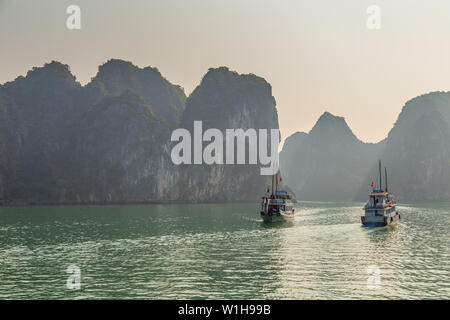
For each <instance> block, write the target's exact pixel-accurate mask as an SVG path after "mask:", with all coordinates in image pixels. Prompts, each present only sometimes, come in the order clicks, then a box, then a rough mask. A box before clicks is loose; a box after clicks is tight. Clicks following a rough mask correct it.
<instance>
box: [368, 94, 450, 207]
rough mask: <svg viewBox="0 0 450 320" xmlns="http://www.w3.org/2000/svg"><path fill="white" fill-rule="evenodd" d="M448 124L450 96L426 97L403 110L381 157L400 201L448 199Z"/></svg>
mask: <svg viewBox="0 0 450 320" xmlns="http://www.w3.org/2000/svg"><path fill="white" fill-rule="evenodd" d="M449 123H450V93H444V92H433V93H429V94H425V95H422V96H419V97H417V98H414V99H412V100H410V101H408V102H407V103H406V104H405V106H404V107H403V110H402V112H401V113H400V115H399V117H398V120H397V122H396V123H395V125H394V127H393V128H392V130H391V131H390V132H389V136H388V138H387V145H386V149H385V150H384V152H383V154H382V156H381V158H382V159H383V161H384V165H385V166H386V167H387V168H388V170H389V184H390V187H391V190H392V191H393V192H395V194H396V196H397V198H398V199H399V200H404V201H449V200H450V125H449ZM372 171H373V170H372Z"/></svg>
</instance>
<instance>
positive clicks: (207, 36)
mask: <svg viewBox="0 0 450 320" xmlns="http://www.w3.org/2000/svg"><path fill="white" fill-rule="evenodd" d="M71 4H76V5H79V6H80V8H81V30H68V29H67V28H66V19H67V17H68V14H66V8H67V7H68V6H69V5H71ZM373 4H375V5H378V6H379V7H380V8H381V29H380V30H369V29H368V28H367V26H366V20H367V18H368V14H367V13H366V10H367V7H368V6H369V5H373ZM110 58H120V59H125V60H129V61H131V62H133V63H134V64H136V65H138V66H140V67H145V66H153V67H157V68H158V69H159V70H160V71H161V73H162V74H163V75H164V76H165V77H166V78H167V79H168V80H169V81H171V82H172V83H175V84H178V85H181V86H182V87H184V88H185V91H186V93H187V94H189V93H190V92H191V91H192V90H193V89H194V88H195V86H197V85H198V84H199V82H200V80H201V78H202V76H203V75H204V74H205V73H206V71H207V70H208V68H210V67H218V66H228V67H229V68H230V69H231V70H235V71H237V72H239V73H254V74H256V75H259V76H261V77H264V78H265V79H266V80H267V81H268V82H269V83H270V84H271V85H272V88H273V95H274V96H275V99H276V101H277V108H278V114H279V121H280V128H281V133H282V136H283V138H286V137H287V136H289V135H290V134H292V133H294V132H296V131H305V132H308V131H309V130H310V129H311V128H312V126H313V125H314V124H315V122H316V121H317V119H318V117H319V116H320V115H321V114H322V113H323V112H324V111H329V112H331V113H333V114H335V115H339V116H343V117H345V119H346V120H347V122H348V124H349V126H350V128H352V130H353V132H354V133H355V134H356V135H357V136H358V137H359V138H360V139H361V140H363V141H366V142H376V141H379V140H381V139H383V138H385V137H386V136H387V133H388V132H389V130H390V129H391V128H392V125H393V123H394V122H395V120H396V119H397V116H398V114H399V112H400V110H401V108H402V107H403V105H404V104H405V102H406V101H407V100H409V99H411V98H413V97H415V96H417V95H420V94H423V93H427V92H430V91H448V90H450V63H449V59H450V1H448V0H433V1H424V0H395V1H393V0H377V1H375V0H370V1H367V0H341V1H339V0H308V1H303V0H277V1H275V0H253V1H250V0H220V1H218V0H142V1H141V0H130V1H114V0H83V1H81V0H78V1H76V0H69V1H66V0H41V1H29V0H0V83H4V82H7V81H11V80H13V79H15V78H16V77H17V76H19V75H24V74H25V73H26V71H27V70H29V69H30V68H31V67H33V66H42V65H43V64H44V63H46V62H49V61H51V60H58V61H61V62H63V63H65V64H68V65H69V66H70V68H71V70H72V72H73V74H74V75H75V76H76V77H77V79H78V80H79V81H80V82H81V83H82V84H85V83H87V82H88V81H89V80H90V78H92V77H93V76H95V74H96V72H97V68H98V66H99V65H100V64H102V63H104V62H106V61H107V60H109V59H110Z"/></svg>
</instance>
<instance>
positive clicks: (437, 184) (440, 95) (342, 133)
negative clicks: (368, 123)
mask: <svg viewBox="0 0 450 320" xmlns="http://www.w3.org/2000/svg"><path fill="white" fill-rule="evenodd" d="M379 121H383V114H381V113H380V115H379ZM449 124H450V93H449V92H432V93H429V94H425V95H422V96H419V97H416V98H414V99H412V100H410V101H408V102H407V103H406V104H405V106H404V107H403V110H402V111H401V113H400V115H399V117H398V120H397V122H396V123H395V124H394V127H393V128H392V129H391V131H390V132H389V135H388V137H387V138H386V139H384V140H383V141H381V142H379V143H364V142H362V141H360V140H359V139H358V138H357V137H356V136H355V135H354V134H353V132H352V131H351V130H350V128H349V127H348V125H347V123H346V122H345V120H344V118H342V117H336V116H334V115H332V114H330V113H328V112H326V113H324V114H323V115H322V116H321V117H320V118H319V120H318V121H317V123H316V125H315V126H314V127H313V129H312V130H311V131H310V132H309V133H304V132H298V133H296V134H293V135H291V136H290V137H288V138H287V139H286V141H285V143H284V146H283V150H282V152H281V154H280V164H281V168H282V170H283V173H284V176H285V181H286V183H287V184H288V185H289V186H290V187H291V188H292V189H293V190H294V192H295V193H296V195H297V199H301V200H319V201H351V200H359V201H361V200H365V199H366V198H367V191H369V188H370V184H371V182H372V180H374V179H376V177H377V175H376V172H377V163H378V159H381V160H383V165H384V166H386V167H387V168H388V171H389V185H390V190H391V191H392V192H393V193H394V194H395V195H396V197H397V199H398V200H400V201H406V202H408V201H410V202H419V201H450V125H449ZM373 130H376V127H374V128H373Z"/></svg>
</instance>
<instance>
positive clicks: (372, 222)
mask: <svg viewBox="0 0 450 320" xmlns="http://www.w3.org/2000/svg"><path fill="white" fill-rule="evenodd" d="M379 171H380V186H379V188H378V189H374V188H373V182H372V188H373V189H372V192H370V193H369V201H367V203H366V205H365V206H364V208H363V210H364V216H362V217H361V223H362V224H363V225H364V226H366V227H384V226H388V225H393V224H396V223H397V222H398V221H399V220H400V213H399V212H398V210H397V202H396V201H395V200H394V197H393V195H392V194H390V193H389V191H388V190H389V189H388V184H387V170H386V168H385V180H386V187H385V189H384V190H383V189H382V188H381V161H380V162H379Z"/></svg>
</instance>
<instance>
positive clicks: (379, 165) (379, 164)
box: [378, 160, 381, 191]
mask: <svg viewBox="0 0 450 320" xmlns="http://www.w3.org/2000/svg"><path fill="white" fill-rule="evenodd" d="M378 167H379V171H380V191H381V160H380V162H379V163H378Z"/></svg>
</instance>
